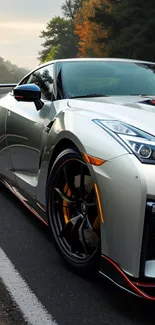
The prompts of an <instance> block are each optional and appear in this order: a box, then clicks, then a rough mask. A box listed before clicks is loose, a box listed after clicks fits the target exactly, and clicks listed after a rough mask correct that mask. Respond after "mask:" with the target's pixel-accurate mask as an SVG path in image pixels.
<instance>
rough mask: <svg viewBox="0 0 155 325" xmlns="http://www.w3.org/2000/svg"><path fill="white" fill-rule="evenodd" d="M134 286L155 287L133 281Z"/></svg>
mask: <svg viewBox="0 0 155 325" xmlns="http://www.w3.org/2000/svg"><path fill="white" fill-rule="evenodd" d="M133 284H135V285H137V286H140V287H147V288H149V287H155V283H143V282H135V281H133Z"/></svg>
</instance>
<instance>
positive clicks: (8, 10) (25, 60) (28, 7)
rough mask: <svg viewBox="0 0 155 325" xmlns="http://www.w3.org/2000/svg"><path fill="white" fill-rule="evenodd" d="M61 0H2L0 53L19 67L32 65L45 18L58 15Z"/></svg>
mask: <svg viewBox="0 0 155 325" xmlns="http://www.w3.org/2000/svg"><path fill="white" fill-rule="evenodd" d="M63 3H64V0H26V1H24V0H4V1H3V2H1V5H0V7H1V11H0V57H2V58H4V60H9V61H11V63H13V64H17V65H18V66H19V67H24V68H28V69H32V68H35V67H36V66H37V65H38V64H39V62H38V60H37V57H38V52H39V51H40V50H41V48H42V47H41V44H42V43H43V41H44V40H43V39H41V38H39V35H40V32H41V31H42V30H44V29H45V28H46V25H47V23H48V22H49V20H51V19H52V17H54V16H58V15H62V12H61V5H62V4H63Z"/></svg>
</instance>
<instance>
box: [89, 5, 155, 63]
mask: <svg viewBox="0 0 155 325" xmlns="http://www.w3.org/2000/svg"><path fill="white" fill-rule="evenodd" d="M109 2H111V10H110V11H106V10H105V7H104V6H103V5H101V6H100V7H99V6H96V7H95V14H94V17H93V18H92V21H93V22H95V23H96V24H98V25H99V26H102V28H104V29H106V30H108V31H109V33H108V38H102V37H100V38H99V39H98V40H97V41H98V43H102V44H106V45H107V49H108V50H107V53H108V55H109V56H111V57H116V56H117V57H125V58H134V59H143V60H154V59H155V33H154V30H155V6H154V0H147V1H144V0H121V1H117V2H116V1H114V0H111V1H110V0H109Z"/></svg>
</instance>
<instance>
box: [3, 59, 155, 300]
mask: <svg viewBox="0 0 155 325" xmlns="http://www.w3.org/2000/svg"><path fill="white" fill-rule="evenodd" d="M0 87H1V88H4V87H12V91H11V92H10V93H8V94H5V95H3V96H2V97H1V99H0V177H1V182H2V183H3V184H4V185H5V186H7V187H8V188H9V189H10V190H11V191H12V192H13V193H14V194H15V195H16V196H17V197H18V198H19V199H20V200H21V201H22V202H23V204H24V205H25V206H26V207H27V208H28V209H30V210H31V211H32V212H33V213H34V214H35V215H36V216H37V217H38V218H39V219H41V220H42V221H43V222H44V223H45V224H46V225H48V226H49V228H50V229H51V232H52V234H53V237H54V240H55V243H56V246H57V248H58V250H59V252H60V253H61V255H62V256H63V258H64V260H65V261H66V262H67V263H68V265H70V266H71V267H72V268H73V269H75V271H78V272H80V273H85V274H88V273H89V274H90V273H93V272H96V271H98V272H99V273H100V274H101V275H103V276H104V277H106V278H108V279H109V280H111V281H112V282H114V283H115V284H117V285H118V286H120V287H121V288H124V289H125V290H127V291H129V292H132V293H133V294H135V295H138V296H141V297H143V298H146V299H150V300H155V63H151V62H143V61H133V60H122V59H72V60H58V61H52V62H48V63H46V64H44V65H41V66H39V67H37V68H36V69H35V70H33V71H31V72H30V73H29V74H28V75H27V76H25V78H23V79H22V80H21V81H20V82H19V84H18V85H14V84H8V85H0Z"/></svg>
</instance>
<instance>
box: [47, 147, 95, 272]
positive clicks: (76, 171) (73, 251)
mask: <svg viewBox="0 0 155 325" xmlns="http://www.w3.org/2000/svg"><path fill="white" fill-rule="evenodd" d="M47 193H48V194H47V207H48V219H49V226H50V229H51V230H52V234H53V237H54V241H55V244H56V247H57V249H58V251H59V253H60V254H61V256H62V257H63V259H64V260H65V262H66V263H67V265H68V266H70V267H71V268H72V269H74V271H76V272H78V273H82V274H88V272H89V275H92V274H94V273H96V271H98V269H99V260H100V222H99V217H98V208H97V199H96V194H95V190H94V184H93V181H92V178H91V175H90V172H89V169H88V167H87V165H86V164H85V162H84V160H83V159H82V157H81V155H80V154H79V153H78V152H77V151H75V150H73V149H66V150H64V151H63V152H61V153H60V154H59V156H58V157H57V159H56V160H55V162H54V164H53V167H52V169H51V172H50V175H49V178H48V185H47Z"/></svg>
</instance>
